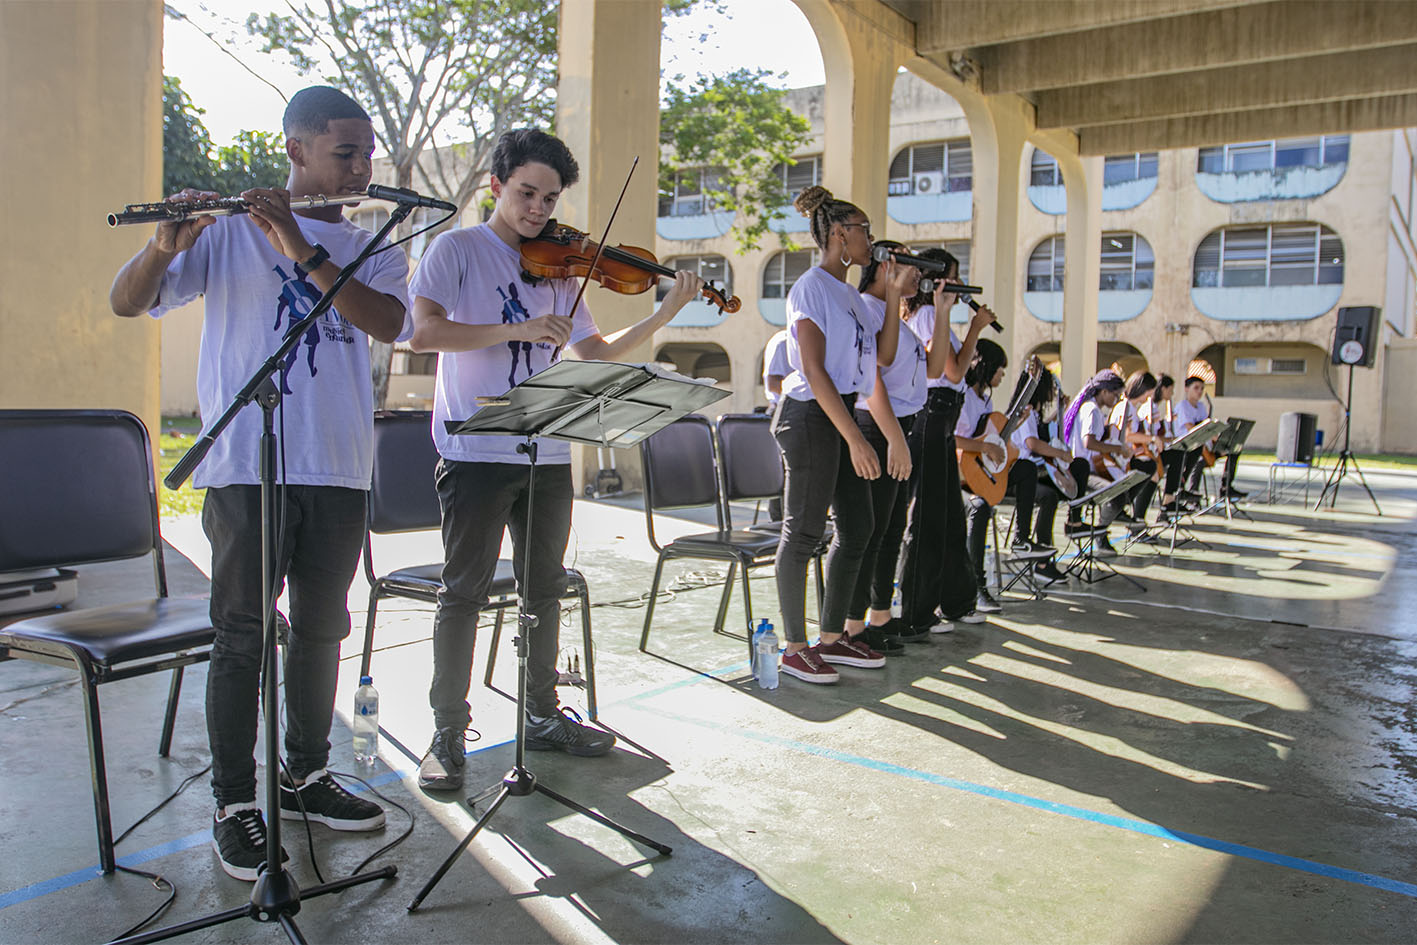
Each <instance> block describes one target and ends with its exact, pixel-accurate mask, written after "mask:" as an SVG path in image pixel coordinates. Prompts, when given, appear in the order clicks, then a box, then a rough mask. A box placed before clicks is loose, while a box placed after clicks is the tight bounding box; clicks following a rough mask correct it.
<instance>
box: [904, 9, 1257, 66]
mask: <svg viewBox="0 0 1417 945" xmlns="http://www.w3.org/2000/svg"><path fill="white" fill-rule="evenodd" d="M884 2H885V4H886V5H887V6H889V7H892V8H893V9H895V10H896V11H897V12H899V13H900V14H901V15H903V16H904V17H906V18H907V19H910V20H914V21H915V22H916V23H918V24H919V33H918V34H917V41H918V42H919V46H918V48H919V51H920V52H921V53H924V54H929V53H932V52H942V51H948V50H952V49H965V48H968V47H970V46H983V45H988V44H992V43H1004V42H1016V41H1018V40H1024V39H1034V38H1037V37H1040V36H1052V35H1054V34H1057V33H1071V32H1076V31H1078V30H1087V29H1097V28H1098V27H1103V26H1117V25H1120V24H1122V23H1139V22H1144V21H1147V20H1155V19H1159V18H1161V17H1166V16H1180V15H1183V14H1187V13H1197V12H1200V11H1204V10H1219V9H1224V8H1226V7H1233V6H1240V5H1242V4H1245V3H1254V2H1255V0H1110V2H1107V3H1098V2H1097V0H949V2H948V3H942V2H939V0H884Z"/></svg>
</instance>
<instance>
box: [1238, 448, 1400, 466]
mask: <svg viewBox="0 0 1417 945" xmlns="http://www.w3.org/2000/svg"><path fill="white" fill-rule="evenodd" d="M1353 455H1354V457H1355V458H1357V460H1358V465H1359V466H1361V467H1363V468H1364V469H1417V456H1404V455H1402V454H1401V453H1354V454H1353ZM1240 461H1241V462H1248V463H1263V464H1264V465H1266V466H1268V465H1269V464H1270V463H1272V462H1274V461H1275V455H1274V454H1273V453H1251V452H1250V451H1249V450H1246V451H1245V452H1244V453H1242V454H1241V456H1240ZM1337 462H1338V454H1337V453H1330V454H1329V455H1327V456H1322V457H1319V456H1315V457H1314V468H1315V469H1319V468H1323V469H1331V468H1333V465H1334V464H1335V463H1337Z"/></svg>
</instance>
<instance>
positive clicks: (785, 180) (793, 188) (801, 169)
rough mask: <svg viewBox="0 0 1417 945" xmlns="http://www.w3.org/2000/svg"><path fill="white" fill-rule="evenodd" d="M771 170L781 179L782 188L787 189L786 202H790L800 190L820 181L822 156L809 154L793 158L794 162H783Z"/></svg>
mask: <svg viewBox="0 0 1417 945" xmlns="http://www.w3.org/2000/svg"><path fill="white" fill-rule="evenodd" d="M772 172H773V173H774V174H775V175H777V178H778V180H780V181H782V189H783V190H785V191H787V202H788V203H791V202H792V201H794V200H796V199H797V195H798V194H800V193H801V192H802V191H804V190H806V189H807V188H808V187H812V186H814V185H816V184H820V183H821V182H822V156H821V155H820V154H811V155H808V156H806V157H799V158H795V159H794V163H792V164H788V163H786V162H783V163H782V164H779V165H778V166H777V167H774V168H773V169H772Z"/></svg>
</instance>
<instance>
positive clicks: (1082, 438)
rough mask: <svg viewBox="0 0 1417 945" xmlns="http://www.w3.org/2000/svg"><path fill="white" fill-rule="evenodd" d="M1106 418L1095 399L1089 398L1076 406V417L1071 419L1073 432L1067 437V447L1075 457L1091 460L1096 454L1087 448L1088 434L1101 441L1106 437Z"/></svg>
mask: <svg viewBox="0 0 1417 945" xmlns="http://www.w3.org/2000/svg"><path fill="white" fill-rule="evenodd" d="M1106 434H1107V418H1106V417H1104V416H1103V415H1102V407H1101V406H1100V405H1099V404H1098V403H1097V401H1095V400H1089V401H1088V402H1087V403H1085V404H1083V405H1082V406H1081V407H1080V408H1078V415H1077V419H1076V420H1074V421H1073V432H1072V435H1071V436H1069V437H1068V449H1070V450H1072V453H1073V456H1074V457H1075V458H1077V459H1085V460H1087V461H1088V462H1092V457H1094V456H1096V455H1097V454H1096V453H1095V452H1094V451H1092V450H1090V449H1088V448H1087V438H1088V437H1089V436H1091V437H1094V438H1095V439H1097V440H1099V441H1101V440H1104V439H1106Z"/></svg>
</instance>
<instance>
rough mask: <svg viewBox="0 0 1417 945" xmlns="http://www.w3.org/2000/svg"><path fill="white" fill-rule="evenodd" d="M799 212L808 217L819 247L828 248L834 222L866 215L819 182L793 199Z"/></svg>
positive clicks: (793, 203)
mask: <svg viewBox="0 0 1417 945" xmlns="http://www.w3.org/2000/svg"><path fill="white" fill-rule="evenodd" d="M792 206H794V207H796V208H797V212H798V213H800V214H802V215H803V216H804V217H806V218H807V222H808V225H809V227H810V228H811V231H812V240H813V242H815V243H816V244H817V248H818V249H826V248H827V239H828V237H830V236H831V229H832V224H833V223H849V222H851V218H852V217H857V216H860V217H864V216H865V215H866V214H864V213H862V212H861V208H860V207H858V206H856V204H854V203H851V202H850V201H847V200H837V199H836V198H835V197H833V196H832V192H831V191H830V190H827V189H826V188H825V187H822V186H820V185H817V184H813V185H812V186H811V187H808V188H806V189H805V190H803V191H802V192H801V193H800V194H798V195H797V199H796V200H794V201H792Z"/></svg>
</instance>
